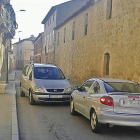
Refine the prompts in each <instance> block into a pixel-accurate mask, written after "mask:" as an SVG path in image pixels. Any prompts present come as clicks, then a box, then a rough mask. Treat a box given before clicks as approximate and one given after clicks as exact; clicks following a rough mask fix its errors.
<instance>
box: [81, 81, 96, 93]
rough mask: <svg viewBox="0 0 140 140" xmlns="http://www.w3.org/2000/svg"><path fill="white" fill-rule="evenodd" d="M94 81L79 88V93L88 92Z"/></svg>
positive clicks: (87, 82)
mask: <svg viewBox="0 0 140 140" xmlns="http://www.w3.org/2000/svg"><path fill="white" fill-rule="evenodd" d="M93 82H94V81H86V82H85V83H84V84H83V85H82V86H81V87H80V91H81V92H88V91H89V89H90V87H91V85H92V84H93Z"/></svg>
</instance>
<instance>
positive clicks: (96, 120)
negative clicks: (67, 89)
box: [70, 78, 140, 133]
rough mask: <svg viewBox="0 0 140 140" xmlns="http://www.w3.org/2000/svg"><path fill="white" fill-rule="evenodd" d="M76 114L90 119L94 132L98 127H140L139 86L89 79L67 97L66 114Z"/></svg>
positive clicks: (103, 79) (109, 80)
mask: <svg viewBox="0 0 140 140" xmlns="http://www.w3.org/2000/svg"><path fill="white" fill-rule="evenodd" d="M77 112H78V113H80V114H82V115H84V116H85V117H86V118H88V119H89V120H90V122H91V129H92V131H93V132H95V133H96V132H99V131H100V129H101V124H108V125H111V126H113V125H120V126H140V85H139V84H138V83H135V82H132V81H128V80H120V79H111V78H98V79H97V78H92V79H89V80H87V81H86V82H84V83H83V84H82V86H81V87H80V88H78V89H77V90H75V91H73V93H72V94H71V99H70V113H71V115H75V114H76V113H77Z"/></svg>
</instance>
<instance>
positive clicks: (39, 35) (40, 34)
mask: <svg viewBox="0 0 140 140" xmlns="http://www.w3.org/2000/svg"><path fill="white" fill-rule="evenodd" d="M43 33H44V32H42V33H39V35H38V36H37V37H36V39H35V40H34V42H33V43H35V42H36V41H37V40H38V39H39V38H40V36H41V35H42V34H43Z"/></svg>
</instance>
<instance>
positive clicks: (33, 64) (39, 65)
mask: <svg viewBox="0 0 140 140" xmlns="http://www.w3.org/2000/svg"><path fill="white" fill-rule="evenodd" d="M31 65H32V66H34V67H54V68H59V67H58V66H56V65H55V64H50V63H48V64H40V63H31Z"/></svg>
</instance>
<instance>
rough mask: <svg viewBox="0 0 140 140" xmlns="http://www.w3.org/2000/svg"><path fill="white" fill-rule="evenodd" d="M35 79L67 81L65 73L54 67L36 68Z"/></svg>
mask: <svg viewBox="0 0 140 140" xmlns="http://www.w3.org/2000/svg"><path fill="white" fill-rule="evenodd" d="M34 78H35V79H65V76H64V74H63V72H62V71H61V70H60V69H59V68H54V67H34Z"/></svg>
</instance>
